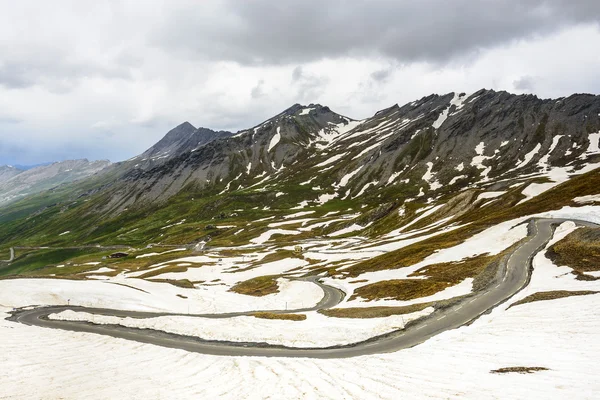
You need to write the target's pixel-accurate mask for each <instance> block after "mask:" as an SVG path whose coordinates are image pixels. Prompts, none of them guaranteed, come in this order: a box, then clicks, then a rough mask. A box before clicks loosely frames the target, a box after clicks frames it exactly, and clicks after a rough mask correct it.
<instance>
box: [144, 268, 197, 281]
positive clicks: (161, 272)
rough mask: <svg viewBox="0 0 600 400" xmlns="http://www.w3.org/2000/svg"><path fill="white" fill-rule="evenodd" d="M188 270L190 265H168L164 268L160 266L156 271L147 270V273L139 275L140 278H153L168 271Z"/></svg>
mask: <svg viewBox="0 0 600 400" xmlns="http://www.w3.org/2000/svg"><path fill="white" fill-rule="evenodd" d="M187 270H188V267H182V266H178V265H167V266H165V267H163V268H159V269H156V270H154V271H150V272H146V273H145V274H142V275H140V276H138V278H139V279H146V278H151V277H153V276H158V275H161V274H166V273H168V272H185V271H187Z"/></svg>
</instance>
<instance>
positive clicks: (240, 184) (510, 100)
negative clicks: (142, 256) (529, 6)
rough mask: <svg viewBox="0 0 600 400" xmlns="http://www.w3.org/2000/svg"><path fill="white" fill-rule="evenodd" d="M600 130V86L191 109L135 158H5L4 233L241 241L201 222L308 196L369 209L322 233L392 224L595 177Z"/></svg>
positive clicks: (462, 211)
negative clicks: (357, 103)
mask: <svg viewBox="0 0 600 400" xmlns="http://www.w3.org/2000/svg"><path fill="white" fill-rule="evenodd" d="M599 140H600V96H594V95H589V94H574V95H572V96H569V97H565V98H559V99H539V98H538V97H536V96H534V95H514V94H510V93H507V92H496V91H493V90H484V89H482V90H480V91H477V92H475V93H472V94H466V93H448V94H445V95H430V96H427V97H423V98H421V99H419V100H415V101H413V102H411V103H408V104H405V105H403V106H399V105H394V106H392V107H389V108H387V109H384V110H381V111H379V112H377V113H375V114H374V115H373V116H372V117H370V118H366V119H364V120H354V119H352V118H350V117H346V116H343V115H340V114H337V113H335V112H334V111H332V110H331V109H330V108H329V107H326V106H322V105H319V104H310V105H308V106H303V105H300V104H295V105H293V106H292V107H290V108H288V109H287V110H285V111H283V112H281V113H280V114H278V115H276V116H274V117H272V118H270V119H268V120H266V121H264V122H262V123H260V124H258V125H256V126H254V127H252V128H249V129H245V130H242V131H239V132H237V133H232V132H226V131H213V130H210V129H207V128H195V127H194V126H193V125H191V124H190V123H188V122H184V123H183V124H181V125H179V126H177V127H175V128H174V129H172V130H171V131H169V132H168V133H167V134H166V136H165V137H164V138H163V139H161V140H160V141H159V142H158V143H156V144H155V145H154V146H152V147H151V148H150V149H148V150H146V151H145V152H144V153H142V154H140V155H139V156H136V157H133V158H131V159H129V160H127V161H124V162H119V163H115V164H109V163H108V162H102V161H101V162H92V163H90V162H88V161H87V160H79V161H71V162H63V163H55V164H51V165H48V166H43V167H38V168H34V169H31V170H29V171H18V170H15V169H14V168H12V169H11V168H10V167H2V169H0V198H2V199H3V200H1V201H4V202H6V201H7V200H12V202H11V203H10V204H7V205H5V206H3V207H2V208H0V222H1V223H2V224H3V228H2V229H0V243H4V244H5V245H8V244H10V243H15V242H21V241H22V240H23V238H25V237H27V239H26V240H29V241H31V242H32V243H33V242H36V243H37V244H48V243H57V242H60V241H61V240H63V239H61V238H58V237H57V236H56V235H57V234H58V233H60V232H63V231H67V230H69V231H71V232H73V235H72V236H71V238H70V240H72V239H73V238H76V240H77V241H78V242H80V243H96V242H98V241H111V242H128V243H130V242H131V243H135V242H147V241H151V240H156V241H158V240H161V241H163V242H165V243H166V242H173V243H189V242H194V241H198V240H200V239H204V238H205V237H206V236H209V237H211V238H213V239H215V238H216V236H219V238H220V239H221V240H223V241H224V242H227V243H242V242H243V241H244V240H248V239H249V238H250V237H251V236H250V233H247V235H246V234H241V235H235V236H234V235H233V234H232V233H231V232H230V233H229V234H228V235H227V234H222V233H218V232H217V233H215V232H212V233H211V234H207V232H204V231H202V230H201V231H200V232H198V229H199V228H198V226H197V225H198V224H204V225H209V223H210V221H212V220H213V219H215V218H220V219H228V218H233V219H236V218H237V219H244V220H248V221H250V220H256V219H260V218H261V217H262V216H264V215H266V211H267V210H286V209H287V210H289V209H296V208H297V209H300V208H303V207H308V208H310V209H311V210H313V211H316V210H323V211H326V212H338V211H341V210H346V209H349V208H351V209H353V210H354V211H356V212H357V215H356V216H355V217H354V218H353V219H352V220H344V221H339V222H333V223H330V224H324V226H323V227H322V229H319V230H318V231H315V232H312V233H311V234H327V233H328V232H332V231H335V230H338V229H343V228H344V227H354V228H352V229H353V231H354V232H360V231H362V233H363V234H366V235H370V234H380V233H381V232H384V231H386V230H388V231H389V230H391V229H396V228H398V227H399V226H402V225H403V224H408V223H410V221H412V220H414V218H415V217H416V216H417V215H418V214H419V210H423V209H425V208H426V207H430V206H432V205H440V207H441V206H442V205H443V206H444V207H443V208H442V209H440V210H438V212H437V214H439V215H438V217H440V218H441V217H443V216H445V217H448V218H450V216H452V218H458V217H459V216H461V215H463V216H464V215H466V214H468V213H476V212H478V210H481V209H482V208H484V207H487V206H490V205H491V204H495V205H496V207H502V208H506V207H513V206H516V205H519V204H522V203H524V202H527V201H528V200H529V199H532V198H533V197H536V196H538V195H540V194H541V193H542V192H545V191H549V190H553V189H554V188H556V187H557V186H561V185H564V184H565V183H566V182H569V181H570V180H571V179H572V178H574V177H576V176H579V175H582V174H592V175H593V176H597V175H598V172H597V170H596V171H593V170H594V169H595V168H597V167H600V148H599V143H598V142H599ZM590 171H593V172H590ZM482 192H488V193H496V194H497V196H496V197H492V195H484V197H481V196H480V194H481V193H482ZM32 193H37V194H33V195H32ZM585 194H588V193H584V192H582V193H572V194H571V195H570V196H571V199H572V198H574V197H576V196H577V195H581V196H583V195H585ZM486 196H488V197H486ZM17 199H18V201H16V200H17ZM565 201H566V200H565ZM563 203H564V202H563ZM530 204H533V203H530ZM561 204H562V203H561ZM542 208H543V207H542ZM263 211H265V213H263ZM534 211H537V210H534ZM540 211H543V210H542V209H541V208H540ZM392 216H395V217H393V218H392ZM398 216H400V218H397V217H398ZM434 216H435V215H434ZM82 219H85V221H86V224H80V223H79V221H81V220H82ZM175 219H177V220H184V221H192V220H193V221H196V223H195V224H190V223H189V222H186V223H182V224H181V225H182V226H181V229H180V230H179V231H177V232H174V233H173V234H171V235H169V237H164V236H161V234H162V233H163V232H161V230H160V229H159V228H160V227H159V226H158V225H160V224H162V225H164V224H165V223H166V222H165V221H172V220H175ZM158 220H161V221H162V222H160V223H159V222H158ZM263 228H264V227H263ZM131 230H135V231H136V233H135V234H132V235H123V233H124V232H129V231H131Z"/></svg>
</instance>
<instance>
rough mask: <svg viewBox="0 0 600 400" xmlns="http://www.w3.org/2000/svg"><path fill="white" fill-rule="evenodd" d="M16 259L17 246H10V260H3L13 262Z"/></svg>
mask: <svg viewBox="0 0 600 400" xmlns="http://www.w3.org/2000/svg"><path fill="white" fill-rule="evenodd" d="M14 259H15V248H14V247H11V248H10V258H9V259H8V260H2V261H3V262H13V260H14Z"/></svg>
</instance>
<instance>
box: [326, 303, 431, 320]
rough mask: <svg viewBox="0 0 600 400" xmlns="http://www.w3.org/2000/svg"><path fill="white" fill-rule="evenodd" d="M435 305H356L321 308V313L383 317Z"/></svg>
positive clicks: (352, 316) (412, 311) (333, 315)
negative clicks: (351, 306)
mask: <svg viewBox="0 0 600 400" xmlns="http://www.w3.org/2000/svg"><path fill="white" fill-rule="evenodd" d="M431 306H433V303H432V302H429V303H419V304H411V305H409V306H403V307H354V308H330V309H326V310H319V313H320V314H323V315H326V316H328V317H334V318H383V317H389V316H391V315H401V314H410V313H414V312H417V311H421V310H424V309H426V308H427V307H431Z"/></svg>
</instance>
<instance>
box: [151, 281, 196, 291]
mask: <svg viewBox="0 0 600 400" xmlns="http://www.w3.org/2000/svg"><path fill="white" fill-rule="evenodd" d="M148 280H149V281H150V282H160V283H169V284H171V285H173V286H177V287H180V288H183V289H195V286H194V284H193V283H192V282H190V281H189V280H187V279H148Z"/></svg>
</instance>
